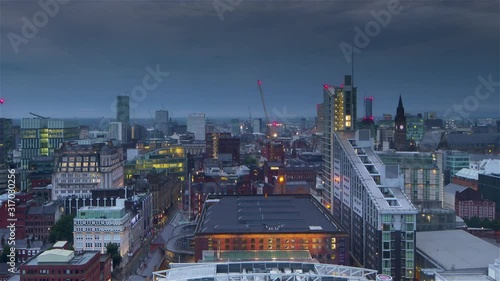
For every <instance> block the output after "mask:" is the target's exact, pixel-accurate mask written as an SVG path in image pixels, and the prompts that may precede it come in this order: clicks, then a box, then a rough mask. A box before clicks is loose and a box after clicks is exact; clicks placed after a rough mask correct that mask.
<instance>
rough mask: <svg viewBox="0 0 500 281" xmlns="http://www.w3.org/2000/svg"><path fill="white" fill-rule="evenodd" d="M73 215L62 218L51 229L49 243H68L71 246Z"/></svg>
mask: <svg viewBox="0 0 500 281" xmlns="http://www.w3.org/2000/svg"><path fill="white" fill-rule="evenodd" d="M74 218H75V216H74V215H66V216H63V217H62V218H61V219H60V220H59V221H58V222H57V223H56V224H55V225H54V226H53V227H52V228H51V229H50V233H49V242H51V243H55V242H57V241H68V242H69V243H70V244H73V219H74Z"/></svg>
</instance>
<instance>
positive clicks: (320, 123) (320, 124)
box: [316, 103, 325, 133]
mask: <svg viewBox="0 0 500 281" xmlns="http://www.w3.org/2000/svg"><path fill="white" fill-rule="evenodd" d="M324 111H325V110H324V104H322V103H319V104H317V105H316V132H317V133H322V132H323V129H324V127H325V113H324Z"/></svg>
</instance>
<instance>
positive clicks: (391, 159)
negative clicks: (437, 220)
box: [377, 151, 444, 208]
mask: <svg viewBox="0 0 500 281" xmlns="http://www.w3.org/2000/svg"><path fill="white" fill-rule="evenodd" d="M377 155H378V157H379V158H380V159H381V160H382V162H383V163H384V164H385V165H398V166H399V169H400V171H401V174H402V175H403V178H404V191H405V193H406V195H407V196H408V197H409V198H410V200H411V202H412V203H413V204H414V205H415V206H417V207H420V208H441V207H442V206H443V200H444V198H443V197H444V189H443V188H444V187H443V170H442V168H443V165H442V162H443V154H442V153H422V152H393V151H390V152H382V153H378V154H377Z"/></svg>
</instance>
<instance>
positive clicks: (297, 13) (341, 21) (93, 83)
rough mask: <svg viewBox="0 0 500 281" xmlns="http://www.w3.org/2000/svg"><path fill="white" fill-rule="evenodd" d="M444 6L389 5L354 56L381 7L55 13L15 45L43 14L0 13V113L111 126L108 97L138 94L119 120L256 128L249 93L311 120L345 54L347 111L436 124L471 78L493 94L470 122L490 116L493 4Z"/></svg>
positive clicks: (105, 6) (271, 5)
mask: <svg viewBox="0 0 500 281" xmlns="http://www.w3.org/2000/svg"><path fill="white" fill-rule="evenodd" d="M61 2H62V1H61ZM392 2H393V1H392ZM444 2H445V1H432V2H429V1H412V2H404V1H402V2H401V3H400V4H399V5H400V7H398V9H399V10H398V9H396V10H398V11H399V12H398V13H397V14H396V13H394V14H392V15H390V20H388V21H386V22H387V24H386V26H381V25H378V27H379V32H378V33H377V34H376V35H375V36H372V37H369V42H368V44H367V45H366V46H360V45H359V44H358V45H357V44H356V43H355V41H353V40H354V38H355V35H356V34H357V32H356V30H355V28H360V29H361V30H363V31H362V32H365V27H366V26H368V25H370V23H371V22H374V21H375V22H376V17H375V16H374V14H376V15H379V16H378V17H379V19H380V17H382V18H383V16H380V15H381V14H383V11H385V12H387V10H388V9H389V8H388V5H389V3H391V1H376V2H373V3H368V2H356V3H349V2H345V1H334V2H333V3H330V2H323V1H320V2H314V3H310V2H308V3H306V2H299V1H297V2H292V3H281V2H276V1H270V2H268V3H262V2H255V1H242V2H240V5H238V6H236V7H231V8H232V10H227V11H225V12H221V10H219V12H218V11H217V10H216V8H214V4H215V3H217V2H203V1H193V2H189V3H183V2H182V1H181V2H167V3H165V2H143V1H141V2H140V3H139V2H136V1H122V2H120V3H119V4H117V2H116V1H113V2H111V1H109V2H92V3H90V4H89V3H86V2H77V1H69V2H67V3H66V4H60V5H59V6H58V12H57V13H55V15H54V16H53V17H52V16H51V17H49V18H48V21H47V23H46V24H45V25H44V26H42V27H40V28H38V29H37V32H35V33H36V34H35V36H34V37H33V38H29V39H26V38H25V40H26V41H22V42H21V43H19V42H18V44H17V45H16V44H13V43H12V42H14V41H12V40H13V39H12V38H14V37H13V35H12V34H17V35H19V36H21V35H22V34H23V33H22V29H23V25H24V24H25V23H24V22H23V20H22V18H23V17H26V18H27V19H28V20H29V21H32V19H33V15H34V14H35V13H37V12H38V11H43V9H42V8H41V7H40V6H39V4H38V3H37V2H13V1H2V3H1V4H0V5H1V7H2V19H1V25H2V29H1V32H0V34H1V36H2V38H3V39H4V40H2V41H1V51H0V55H1V57H0V61H1V65H0V78H1V79H0V97H2V98H4V99H5V104H3V105H2V109H1V112H2V113H1V114H2V117H6V118H22V117H30V116H29V112H35V113H37V114H40V115H42V116H50V117H54V118H73V117H78V118H79V117H88V118H99V117H106V118H113V117H114V116H116V112H115V111H113V108H114V101H115V100H116V96H118V95H131V93H132V91H133V89H134V87H137V86H143V88H147V89H148V90H147V91H146V92H145V94H143V95H142V96H141V97H140V98H136V99H134V98H133V97H131V108H130V117H131V118H149V117H150V115H149V110H151V111H152V112H154V111H156V110H160V109H162V108H163V105H164V108H165V109H166V110H168V111H169V112H173V116H174V117H177V118H179V117H183V118H184V117H187V116H188V114H190V113H195V112H204V113H205V114H206V115H207V116H208V117H210V116H213V117H232V116H234V117H239V116H242V117H243V116H247V115H248V106H250V110H251V114H252V116H259V117H262V116H264V113H263V110H262V104H261V102H260V99H259V92H258V88H257V83H256V82H257V80H262V81H263V90H264V93H265V98H266V103H267V104H266V106H267V108H268V111H269V115H270V116H275V117H278V118H279V115H281V116H284V115H286V116H289V117H292V116H314V115H315V111H316V104H319V103H321V101H322V87H323V85H324V84H330V85H340V84H341V83H342V78H343V77H344V75H349V74H351V64H350V63H349V56H347V55H346V53H345V49H342V46H344V47H345V44H348V45H349V44H353V43H354V46H355V47H356V46H357V49H358V52H355V54H354V60H355V61H354V64H355V68H354V84H355V86H356V87H357V88H358V91H359V92H358V104H361V103H362V100H363V97H364V96H373V97H374V102H373V114H374V116H381V115H382V114H383V113H390V114H393V115H394V114H395V113H396V107H397V99H398V97H399V95H400V94H401V95H402V96H403V99H404V101H405V105H406V110H407V111H408V112H409V113H413V114H416V113H423V112H425V111H437V112H441V114H443V112H445V111H446V109H447V108H451V107H452V106H453V105H454V104H458V105H461V104H464V101H467V98H468V97H470V96H474V93H475V90H476V88H477V86H478V85H480V84H481V82H480V80H479V79H478V77H482V78H483V79H484V80H490V81H492V83H490V85H493V87H494V91H493V92H492V93H494V94H491V95H490V96H489V97H488V98H487V100H485V101H483V100H481V101H480V103H479V104H478V106H477V108H475V110H474V111H473V112H470V113H471V116H493V117H497V116H498V115H499V110H498V109H499V107H500V99H499V95H498V94H497V93H498V91H499V89H498V82H497V81H498V77H499V63H498V62H499V58H500V57H499V54H498V49H499V40H498V39H499V38H498V28H499V21H498V10H499V3H498V2H496V1H480V2H463V1H462V2H460V3H453V4H452V5H451V4H449V3H448V2H447V3H444ZM394 3H395V2H394ZM340 4H341V5H340ZM396 4H397V3H396ZM215 6H217V5H215ZM221 13H222V17H220V15H221ZM290 15H292V16H293V17H290ZM416 23H418V24H416ZM201 27H203V28H201ZM9 34H10V36H9ZM365 36H366V35H365ZM464 38H466V39H464ZM350 42H352V43H350ZM477 42H481V44H478V43H477ZM342 44H344V45H342ZM16 50H17V53H16ZM154 73H156V76H155V74H154ZM148 75H149V76H151V78H150V79H149V81H148V83H149V84H148V86H150V87H145V86H144V85H145V84H144V78H145V77H146V76H148ZM489 77H491V78H489ZM486 87H487V86H486ZM149 89H151V90H149ZM429 99H432V102H431V103H430V102H429ZM56 102H57V103H56ZM133 104H135V106H134V105H133ZM360 111H361V109H359V110H358V115H359V116H362V114H361V113H362V112H360Z"/></svg>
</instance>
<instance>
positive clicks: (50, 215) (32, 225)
mask: <svg viewBox="0 0 500 281" xmlns="http://www.w3.org/2000/svg"><path fill="white" fill-rule="evenodd" d="M60 218H61V211H60V210H59V207H58V206H57V205H56V204H49V205H44V206H31V207H29V208H28V211H27V213H26V235H28V236H32V237H33V238H34V239H36V240H45V239H47V238H48V237H49V233H50V228H51V227H52V226H54V225H55V224H56V222H57V221H58V220H59V219H60Z"/></svg>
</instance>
